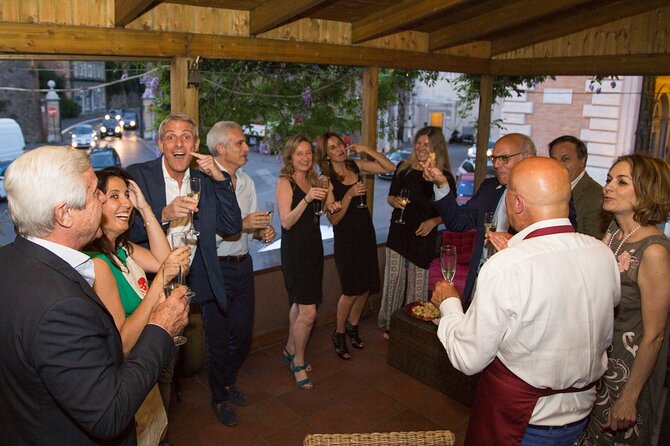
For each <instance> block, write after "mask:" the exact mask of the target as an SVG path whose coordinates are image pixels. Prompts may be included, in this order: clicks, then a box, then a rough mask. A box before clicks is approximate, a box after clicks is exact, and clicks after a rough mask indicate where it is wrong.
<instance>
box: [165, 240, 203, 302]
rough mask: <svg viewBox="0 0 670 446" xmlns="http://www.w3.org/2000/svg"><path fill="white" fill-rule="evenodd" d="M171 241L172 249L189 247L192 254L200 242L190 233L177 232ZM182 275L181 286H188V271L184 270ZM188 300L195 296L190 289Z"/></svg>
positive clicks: (187, 293)
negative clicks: (194, 247)
mask: <svg viewBox="0 0 670 446" xmlns="http://www.w3.org/2000/svg"><path fill="white" fill-rule="evenodd" d="M170 238H171V241H172V249H176V248H179V247H181V246H188V247H189V248H190V249H191V253H192V251H193V248H192V247H193V246H195V245H196V243H197V242H198V240H197V238H195V236H194V235H193V234H191V233H190V232H175V233H173V234H172V235H171V236H170ZM180 273H181V274H182V276H183V277H182V280H181V282H180V283H181V284H182V285H186V275H187V274H188V271H184V270H183V269H182V270H181V271H180ZM185 296H186V298H187V299H188V300H189V301H190V300H191V298H192V297H193V296H195V292H194V291H191V289H190V288H189V289H188V291H186V294H185Z"/></svg>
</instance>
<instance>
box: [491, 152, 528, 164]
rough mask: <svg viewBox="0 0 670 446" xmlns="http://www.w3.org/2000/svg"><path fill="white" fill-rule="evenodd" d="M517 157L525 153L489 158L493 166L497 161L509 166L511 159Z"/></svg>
mask: <svg viewBox="0 0 670 446" xmlns="http://www.w3.org/2000/svg"><path fill="white" fill-rule="evenodd" d="M517 155H523V152H517V153H512V154H511V155H497V156H495V155H494V156H489V159H490V160H491V164H495V162H496V161H500V162H501V163H503V164H507V163H509V159H510V158H512V157H513V156H517Z"/></svg>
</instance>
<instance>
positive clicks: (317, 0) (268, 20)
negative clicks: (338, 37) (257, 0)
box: [249, 0, 329, 36]
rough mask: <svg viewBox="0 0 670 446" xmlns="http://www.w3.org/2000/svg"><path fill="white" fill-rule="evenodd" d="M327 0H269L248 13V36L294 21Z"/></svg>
mask: <svg viewBox="0 0 670 446" xmlns="http://www.w3.org/2000/svg"><path fill="white" fill-rule="evenodd" d="M328 1H329V0H270V1H268V2H265V3H262V4H260V5H258V6H257V7H255V8H254V9H252V10H251V11H250V12H249V34H251V35H252V36H256V35H258V34H261V33H264V32H265V31H269V30H271V29H272V28H276V27H277V26H280V25H284V24H286V23H288V22H292V21H293V20H296V18H298V17H299V16H300V14H302V13H304V12H305V11H309V10H311V9H313V8H316V7H318V6H319V5H320V4H322V3H326V2H328Z"/></svg>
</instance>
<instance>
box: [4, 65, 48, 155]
mask: <svg viewBox="0 0 670 446" xmlns="http://www.w3.org/2000/svg"><path fill="white" fill-rule="evenodd" d="M0 86H2V87H16V88H26V89H31V90H37V89H38V88H39V81H38V78H37V72H36V71H35V70H34V65H33V62H31V61H23V60H2V61H0ZM0 118H12V119H14V120H16V122H18V123H19V125H20V126H21V129H22V130H23V137H24V138H25V140H26V144H31V143H36V142H39V141H43V140H44V139H45V136H44V131H43V127H42V117H41V114H40V95H39V93H38V92H23V91H6V90H0Z"/></svg>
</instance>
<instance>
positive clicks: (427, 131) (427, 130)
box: [398, 126, 451, 173]
mask: <svg viewBox="0 0 670 446" xmlns="http://www.w3.org/2000/svg"><path fill="white" fill-rule="evenodd" d="M423 135H426V136H428V141H430V148H431V149H432V150H433V153H435V167H437V168H438V169H440V170H441V171H443V172H444V171H446V172H451V162H450V161H449V150H448V148H447V140H446V139H444V133H442V129H441V128H439V127H433V126H427V127H423V128H422V129H419V131H418V132H416V135H414V144H416V142H417V141H418V140H419V138H420V137H422V136H423ZM416 162H417V158H416V150H414V149H412V154H411V155H410V156H409V158H407V161H406V162H404V163H402V164H401V165H400V168H399V169H398V173H401V172H403V171H405V170H407V169H409V168H411V166H412V165H413V164H415V163H416Z"/></svg>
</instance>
